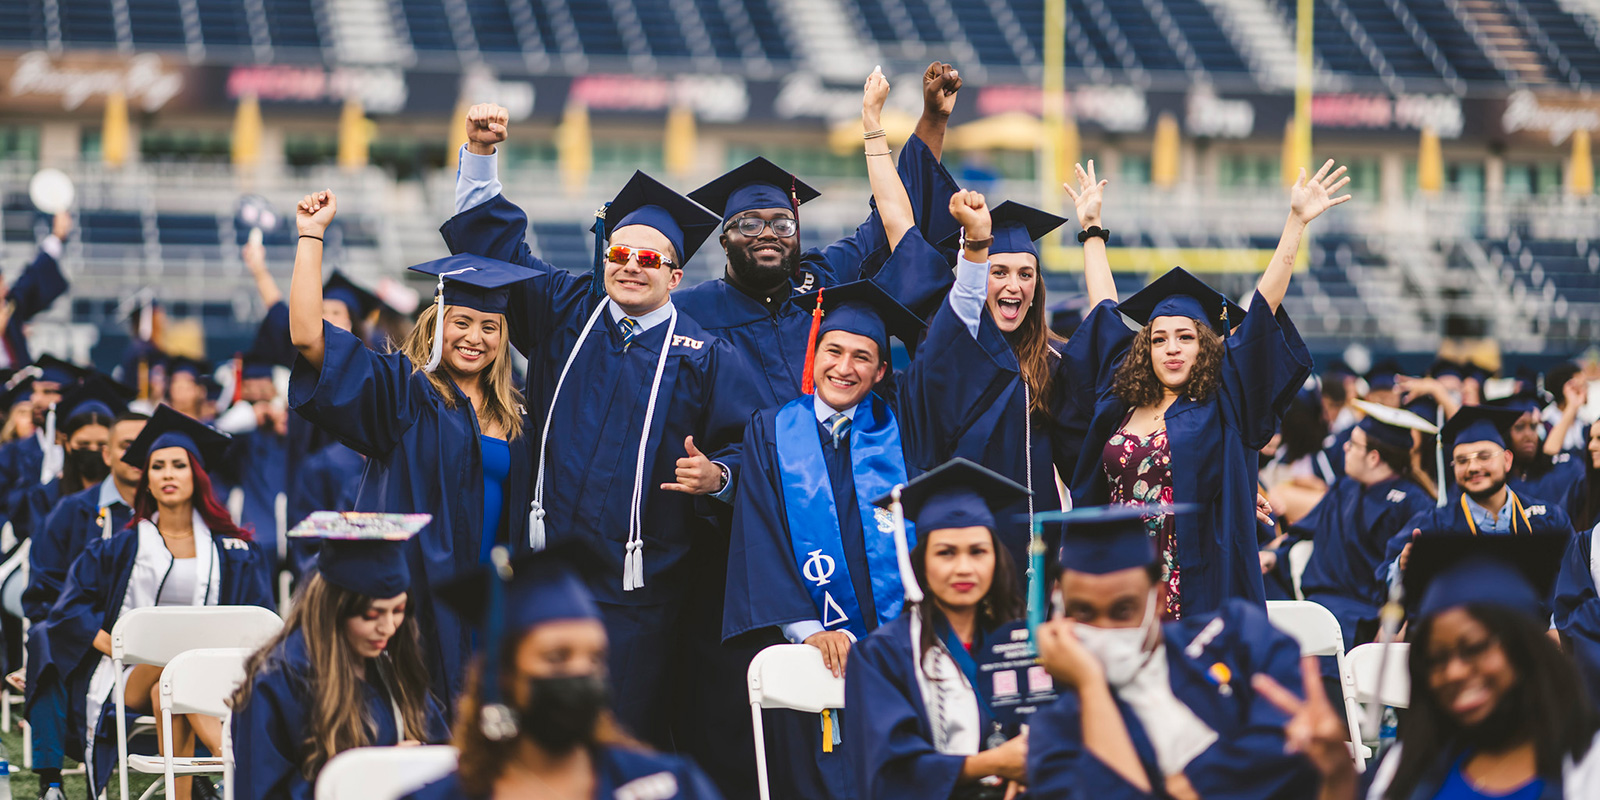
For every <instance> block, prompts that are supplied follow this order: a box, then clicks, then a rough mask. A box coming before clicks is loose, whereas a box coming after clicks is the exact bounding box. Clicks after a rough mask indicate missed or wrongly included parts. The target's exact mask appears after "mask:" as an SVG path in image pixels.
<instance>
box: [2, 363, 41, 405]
mask: <svg viewBox="0 0 1600 800" xmlns="http://www.w3.org/2000/svg"><path fill="white" fill-rule="evenodd" d="M39 371H40V370H39V368H38V367H32V366H28V367H23V368H22V369H18V370H8V372H10V374H9V375H7V376H6V381H5V383H4V384H3V387H4V388H3V391H0V407H3V408H11V407H12V406H14V405H16V404H17V403H18V402H19V401H21V400H22V399H23V398H24V397H26V396H28V395H29V394H31V393H32V392H33V380H34V378H36V377H38V375H39Z"/></svg>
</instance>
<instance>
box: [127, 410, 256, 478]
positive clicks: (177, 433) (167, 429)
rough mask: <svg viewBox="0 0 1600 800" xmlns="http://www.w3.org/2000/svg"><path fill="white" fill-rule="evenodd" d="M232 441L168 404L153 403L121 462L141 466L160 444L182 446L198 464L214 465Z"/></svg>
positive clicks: (142, 466)
mask: <svg viewBox="0 0 1600 800" xmlns="http://www.w3.org/2000/svg"><path fill="white" fill-rule="evenodd" d="M232 443H233V437H231V436H229V435H227V434H225V433H219V432H218V431H215V430H212V429H211V428H208V427H206V426H205V424H204V423H202V422H200V421H199V420H197V419H195V418H193V417H190V416H188V415H186V414H183V413H180V412H177V411H174V410H172V407H171V406H157V407H156V413H154V414H152V415H151V416H150V421H149V422H148V423H146V424H145V426H144V430H142V431H140V432H139V437H138V438H137V439H134V440H133V444H131V445H128V449H127V451H126V452H124V453H123V454H122V462H123V463H124V464H131V465H133V466H135V467H138V468H139V469H144V468H145V467H146V466H147V465H148V464H149V463H150V454H151V453H153V452H155V451H157V450H160V449H162V448H164V447H182V448H183V449H185V450H188V451H189V455H190V456H191V457H193V458H194V460H195V461H198V462H199V463H200V466H201V467H205V466H206V465H207V464H216V463H218V462H219V461H220V460H221V459H222V456H223V454H224V453H226V452H227V450H228V445H230V444H232Z"/></svg>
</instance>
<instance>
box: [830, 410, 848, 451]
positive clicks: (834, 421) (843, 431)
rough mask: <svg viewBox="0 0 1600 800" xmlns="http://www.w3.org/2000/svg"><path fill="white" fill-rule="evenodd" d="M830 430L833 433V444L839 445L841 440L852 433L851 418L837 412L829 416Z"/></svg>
mask: <svg viewBox="0 0 1600 800" xmlns="http://www.w3.org/2000/svg"><path fill="white" fill-rule="evenodd" d="M828 432H829V433H830V434H832V435H833V446H834V447H838V446H839V440H840V439H843V438H844V437H846V436H849V435H850V418H849V417H847V416H845V415H844V414H841V413H838V412H835V413H834V415H833V416H831V417H828Z"/></svg>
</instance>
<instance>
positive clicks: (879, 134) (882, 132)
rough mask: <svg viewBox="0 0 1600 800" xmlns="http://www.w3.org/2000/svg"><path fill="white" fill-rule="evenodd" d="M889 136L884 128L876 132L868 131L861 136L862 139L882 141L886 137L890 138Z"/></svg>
mask: <svg viewBox="0 0 1600 800" xmlns="http://www.w3.org/2000/svg"><path fill="white" fill-rule="evenodd" d="M888 135H889V132H888V131H886V130H884V129H882V128H879V129H877V130H875V131H867V132H866V133H863V134H861V138H863V139H882V138H884V137H885V136H888Z"/></svg>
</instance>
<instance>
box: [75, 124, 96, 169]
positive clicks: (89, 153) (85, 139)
mask: <svg viewBox="0 0 1600 800" xmlns="http://www.w3.org/2000/svg"><path fill="white" fill-rule="evenodd" d="M78 157H79V158H81V159H83V160H84V161H99V160H100V126H99V125H85V126H83V127H82V128H81V129H79V131H78Z"/></svg>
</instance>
